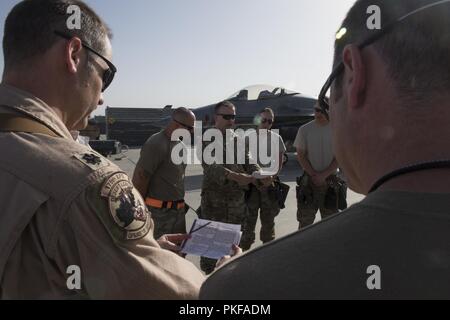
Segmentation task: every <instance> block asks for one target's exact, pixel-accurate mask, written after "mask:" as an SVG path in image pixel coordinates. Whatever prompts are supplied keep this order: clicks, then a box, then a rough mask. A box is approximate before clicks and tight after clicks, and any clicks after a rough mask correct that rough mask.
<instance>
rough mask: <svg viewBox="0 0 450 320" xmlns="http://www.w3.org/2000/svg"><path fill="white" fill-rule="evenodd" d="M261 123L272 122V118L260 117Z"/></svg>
mask: <svg viewBox="0 0 450 320" xmlns="http://www.w3.org/2000/svg"><path fill="white" fill-rule="evenodd" d="M261 123H264V124H265V123H268V124H273V120H271V119H261Z"/></svg>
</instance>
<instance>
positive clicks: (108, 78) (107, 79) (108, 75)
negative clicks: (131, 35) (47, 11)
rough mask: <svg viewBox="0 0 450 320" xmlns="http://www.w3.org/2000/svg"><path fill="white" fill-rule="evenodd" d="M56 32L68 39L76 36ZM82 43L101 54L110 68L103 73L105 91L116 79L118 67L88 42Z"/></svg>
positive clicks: (103, 90) (91, 50)
mask: <svg viewBox="0 0 450 320" xmlns="http://www.w3.org/2000/svg"><path fill="white" fill-rule="evenodd" d="M55 34H56V35H58V36H60V37H62V38H64V39H67V40H71V39H73V38H74V36H70V35H68V34H65V33H63V32H60V31H55ZM81 44H82V45H83V47H84V48H86V49H87V50H89V51H90V52H92V53H94V54H96V55H97V56H99V57H100V58H102V59H103V61H105V62H106V64H107V65H108V69H106V70H105V72H104V73H103V77H102V80H103V87H102V92H105V90H106V89H108V87H109V86H110V84H111V82H112V81H113V80H114V76H115V74H116V72H117V68H116V67H115V66H114V64H113V63H112V62H111V61H109V60H108V59H106V58H105V57H104V56H103V55H101V54H100V53H98V52H97V51H96V50H94V49H92V48H91V47H90V46H88V45H87V44H86V43H84V42H83V41H81Z"/></svg>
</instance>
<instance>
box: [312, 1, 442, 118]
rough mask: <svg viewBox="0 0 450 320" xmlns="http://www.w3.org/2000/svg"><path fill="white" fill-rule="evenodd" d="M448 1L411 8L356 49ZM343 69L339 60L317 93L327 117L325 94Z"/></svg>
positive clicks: (360, 48) (362, 47)
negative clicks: (418, 14)
mask: <svg viewBox="0 0 450 320" xmlns="http://www.w3.org/2000/svg"><path fill="white" fill-rule="evenodd" d="M448 3H450V0H442V1H437V2H435V3H431V4H429V5H426V6H423V7H420V8H418V9H416V10H413V11H411V12H409V13H407V14H405V15H404V16H402V17H400V18H399V19H397V20H395V21H393V22H390V23H389V24H387V25H386V27H385V28H384V29H381V30H378V31H376V32H375V33H374V34H373V35H371V36H370V37H368V38H367V39H365V40H364V41H361V42H360V43H359V44H358V49H359V50H362V49H364V48H365V47H367V46H369V45H371V44H372V43H374V42H375V41H377V40H379V39H380V38H381V37H383V36H384V35H385V34H387V33H389V32H390V31H392V30H393V29H394V28H395V27H396V26H397V25H399V24H400V23H401V22H403V21H405V20H406V19H408V18H409V17H411V16H414V15H415V14H417V13H419V12H422V11H424V10H427V9H430V8H434V7H436V6H439V5H441V4H448ZM342 71H344V63H343V62H342V61H341V62H340V63H339V64H338V65H337V66H336V68H335V69H334V70H333V72H331V75H330V76H329V77H328V79H327V81H326V82H325V84H324V86H323V87H322V90H320V94H319V98H318V100H319V106H320V109H321V111H322V113H323V114H324V115H325V116H326V117H327V118H329V110H330V104H329V102H328V98H327V95H328V93H329V91H330V88H331V85H332V84H333V82H334V81H335V80H336V78H337V77H338V76H339V74H340V73H341V72H342Z"/></svg>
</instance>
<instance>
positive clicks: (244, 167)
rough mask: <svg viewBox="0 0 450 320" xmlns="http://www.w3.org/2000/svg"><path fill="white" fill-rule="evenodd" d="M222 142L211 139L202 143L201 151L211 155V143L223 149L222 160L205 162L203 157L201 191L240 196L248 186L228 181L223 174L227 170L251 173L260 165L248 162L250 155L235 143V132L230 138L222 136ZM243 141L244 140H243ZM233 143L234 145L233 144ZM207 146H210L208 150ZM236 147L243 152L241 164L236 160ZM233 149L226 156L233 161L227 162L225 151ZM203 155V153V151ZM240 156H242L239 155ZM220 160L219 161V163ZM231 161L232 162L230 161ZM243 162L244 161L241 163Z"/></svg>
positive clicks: (258, 168) (236, 139)
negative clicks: (231, 152) (211, 140)
mask: <svg viewBox="0 0 450 320" xmlns="http://www.w3.org/2000/svg"><path fill="white" fill-rule="evenodd" d="M224 140H225V141H224V143H223V142H222V143H220V141H219V142H216V141H213V142H209V141H208V142H204V143H203V151H205V150H206V151H207V153H208V154H209V153H211V154H212V155H213V156H216V153H215V152H214V150H213V151H212V152H210V151H211V147H212V145H211V144H212V143H214V144H215V145H216V146H217V148H219V147H220V148H222V150H223V159H222V162H220V161H219V160H220V159H217V158H218V155H217V158H216V159H215V160H216V161H215V162H214V163H212V164H207V163H206V162H205V159H204V161H203V163H202V166H203V173H204V177H203V187H202V192H203V193H205V192H208V193H218V194H223V193H226V194H227V196H228V197H230V196H232V195H233V194H236V196H237V197H240V196H241V195H242V194H243V193H244V192H245V191H246V190H248V186H240V185H239V184H238V183H237V182H235V181H230V180H228V179H227V178H226V177H225V174H226V173H227V172H234V173H245V174H250V175H251V174H252V173H253V172H255V171H259V170H260V167H259V166H258V165H257V164H251V163H250V157H249V153H248V150H245V149H246V148H245V147H244V148H240V147H241V146H240V145H239V144H238V143H237V141H238V137H237V136H236V134H234V133H233V134H232V136H231V137H230V139H227V138H224ZM244 142H245V141H244ZM233 144H234V146H233ZM208 146H209V147H210V148H209V150H208ZM227 149H230V150H227ZM238 149H240V151H241V152H243V153H244V154H243V159H241V160H244V161H240V163H241V164H239V162H238V160H239V159H238ZM231 150H233V152H234V154H233V155H232V158H231V155H230V154H228V157H229V158H230V159H228V160H231V159H232V160H233V161H228V164H227V161H226V160H227V151H231ZM204 156H205V153H204ZM241 158H242V157H241ZM219 162H220V163H219ZM230 162H232V163H230ZM242 162H244V163H242Z"/></svg>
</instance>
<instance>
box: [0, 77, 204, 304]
mask: <svg viewBox="0 0 450 320" xmlns="http://www.w3.org/2000/svg"><path fill="white" fill-rule="evenodd" d="M0 113H8V114H11V113H12V114H25V115H26V116H27V117H30V118H33V119H35V120H37V121H39V122H41V123H42V124H43V125H45V126H47V127H48V128H50V129H51V130H52V131H54V132H55V134H56V135H57V136H58V137H52V136H47V135H43V134H30V133H21V132H19V133H11V132H0V150H2V157H0V190H1V192H0V299H63V298H76V299H78V298H91V299H182V298H187V299H195V298H197V295H198V290H199V288H200V285H201V283H202V282H203V279H204V277H203V275H202V274H201V272H200V271H199V270H198V269H197V268H196V267H195V266H194V265H193V264H192V263H190V262H188V261H187V260H185V259H182V258H180V257H179V256H177V255H176V254H174V253H172V252H169V251H167V250H163V249H161V248H160V246H159V245H158V243H157V242H156V241H155V239H154V238H153V237H152V234H153V221H152V219H151V217H150V213H149V212H148V210H147V208H146V206H145V204H144V201H143V199H142V197H141V196H140V195H139V192H137V190H136V189H135V188H134V187H133V185H132V183H131V181H130V179H129V177H128V176H127V175H126V174H125V173H123V172H121V170H120V169H119V168H118V167H117V166H116V165H114V164H113V163H111V162H110V161H109V160H107V159H105V158H103V157H102V156H101V155H99V154H98V153H96V152H94V151H92V150H91V149H89V148H88V147H86V146H83V145H80V144H79V143H77V142H75V141H74V140H73V138H72V137H71V135H70V132H69V131H68V130H67V128H66V127H65V125H64V123H63V122H62V121H61V120H60V118H59V117H58V116H57V115H56V114H55V113H54V112H53V111H52V109H51V108H50V107H49V106H48V105H46V104H45V103H44V102H43V101H42V100H39V99H38V98H36V97H34V96H32V95H31V94H29V93H26V92H23V91H21V90H18V89H16V88H13V87H10V86H5V85H0ZM77 279H78V280H77Z"/></svg>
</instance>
